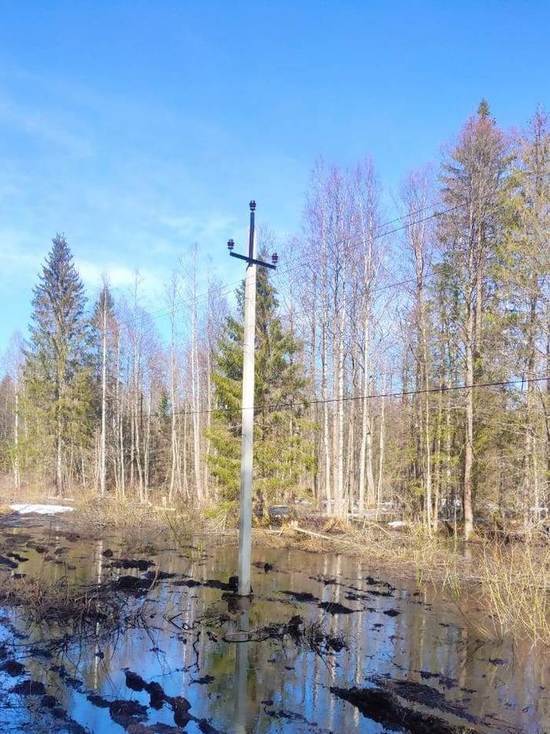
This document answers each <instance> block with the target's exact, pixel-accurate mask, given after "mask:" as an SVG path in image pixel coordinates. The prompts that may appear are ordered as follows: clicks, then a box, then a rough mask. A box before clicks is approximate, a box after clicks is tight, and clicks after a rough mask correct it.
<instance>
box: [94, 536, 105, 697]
mask: <svg viewBox="0 0 550 734" xmlns="http://www.w3.org/2000/svg"><path fill="white" fill-rule="evenodd" d="M102 579H103V539H101V540H98V541H97V576H96V583H97V585H98V586H101V581H102ZM100 632H101V626H100V624H99V622H96V625H95V637H96V641H95V654H94V688H95V690H96V691H97V689H98V687H99V659H100V656H101V650H100V648H99V635H100Z"/></svg>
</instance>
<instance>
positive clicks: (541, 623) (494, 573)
mask: <svg viewBox="0 0 550 734" xmlns="http://www.w3.org/2000/svg"><path fill="white" fill-rule="evenodd" d="M476 565H477V567H478V573H479V591H478V593H477V601H478V602H479V603H480V605H481V606H482V608H483V609H485V610H486V611H487V623H486V626H485V627H486V628H485V629H484V630H483V631H484V633H485V634H486V635H487V636H490V637H497V638H503V637H506V636H508V635H512V636H514V637H519V638H522V639H527V640H530V641H531V642H532V643H534V644H537V643H542V644H543V645H548V646H550V548H548V547H546V548H540V547H539V548H537V547H535V548H532V547H531V546H529V545H512V546H503V545H500V544H497V545H495V544H492V545H488V544H487V545H485V546H484V547H483V550H482V553H481V554H480V558H479V562H478V564H476Z"/></svg>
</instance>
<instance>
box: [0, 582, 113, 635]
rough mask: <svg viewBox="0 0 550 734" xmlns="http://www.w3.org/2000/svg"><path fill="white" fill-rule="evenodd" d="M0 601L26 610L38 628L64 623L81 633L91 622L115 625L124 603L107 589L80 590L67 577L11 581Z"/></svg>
mask: <svg viewBox="0 0 550 734" xmlns="http://www.w3.org/2000/svg"><path fill="white" fill-rule="evenodd" d="M0 599H1V600H2V602H3V603H5V604H6V605H10V606H23V607H24V609H25V615H26V616H27V618H28V619H29V621H31V622H33V623H35V624H44V623H45V624H52V623H63V624H71V625H73V626H74V627H75V628H79V629H81V628H82V627H84V626H85V624H86V623H89V622H94V623H95V622H98V621H101V622H111V623H113V622H116V621H118V619H119V616H120V611H121V608H122V605H123V600H122V599H121V598H117V597H116V595H114V594H113V593H112V592H110V590H108V589H107V588H106V587H101V586H89V587H85V588H79V587H77V586H75V585H74V584H72V583H70V582H68V580H67V578H66V577H63V578H61V579H59V580H57V581H54V582H52V581H51V580H49V579H43V578H40V577H38V578H33V577H30V576H25V577H22V578H16V577H13V576H12V577H10V578H8V579H6V580H5V581H4V583H3V585H2V588H1V590H0Z"/></svg>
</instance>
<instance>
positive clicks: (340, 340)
mask: <svg viewBox="0 0 550 734" xmlns="http://www.w3.org/2000/svg"><path fill="white" fill-rule="evenodd" d="M519 124H521V125H522V127H521V129H518V130H513V131H508V130H503V129H501V128H500V127H499V125H498V122H497V121H496V120H495V119H494V118H493V116H492V114H491V110H490V108H489V105H488V104H487V102H486V101H484V100H483V101H482V102H481V103H480V105H479V108H478V109H477V111H476V112H475V113H474V114H473V115H472V116H471V117H470V118H469V119H468V120H466V121H465V122H464V124H463V126H462V128H461V129H460V130H458V131H457V134H456V137H455V139H454V140H453V141H450V142H447V143H446V144H445V145H444V147H443V149H442V153H441V157H440V160H438V161H436V162H434V163H432V164H429V165H426V166H424V167H422V168H419V169H418V170H415V171H412V172H410V173H409V174H407V175H405V177H404V179H403V181H402V185H401V187H400V192H399V196H398V197H396V198H395V200H394V202H393V209H391V211H392V212H393V214H394V215H395V213H396V212H397V216H388V210H390V207H389V206H388V193H387V191H386V190H385V188H384V185H383V182H382V181H380V179H379V176H378V174H377V169H376V162H375V161H373V160H372V159H371V158H370V157H369V156H368V141H365V150H366V154H365V157H364V158H362V159H361V160H359V161H357V162H356V163H355V164H353V165H349V166H338V165H333V164H329V163H327V162H325V161H323V160H322V159H319V160H317V161H316V162H315V164H314V166H313V169H312V173H311V177H310V183H309V188H308V191H307V193H306V196H305V200H304V202H303V203H302V204H301V207H302V211H303V214H302V225H301V228H300V230H299V231H298V232H297V233H295V234H294V235H293V236H292V237H289V238H287V239H285V240H284V241H283V240H281V239H277V237H276V236H274V235H273V234H272V233H271V232H270V230H269V228H268V226H267V225H268V223H263V225H264V226H263V227H262V229H261V231H260V234H259V237H258V250H259V252H260V253H264V254H266V255H271V252H272V251H274V250H275V249H277V250H278V252H279V258H280V260H279V267H278V269H277V271H275V272H259V273H258V292H257V326H256V411H255V468H254V472H255V476H254V491H255V509H256V513H257V515H258V516H261V515H266V513H268V511H269V507H270V506H272V505H275V504H289V505H292V504H302V505H304V506H307V507H311V508H313V509H316V510H320V511H322V512H323V513H324V514H326V515H332V516H335V517H339V518H347V517H350V516H351V517H359V518H360V517H363V516H374V517H376V518H378V517H388V518H391V519H394V518H396V517H398V518H403V519H405V520H407V521H414V522H420V523H422V524H423V525H424V526H425V528H426V529H427V530H428V531H429V532H435V531H437V530H438V528H439V527H440V525H441V523H442V522H445V523H447V524H449V523H451V524H454V526H455V528H456V525H457V523H458V526H459V528H460V532H461V533H463V536H464V537H465V538H466V539H468V538H470V537H471V536H472V534H473V533H474V531H475V527H476V524H477V523H487V522H490V523H495V524H497V525H498V526H501V527H504V526H506V525H507V524H508V523H513V524H515V525H516V526H517V527H520V528H522V529H523V530H525V531H529V530H531V529H533V528H536V527H539V526H540V525H541V524H543V523H544V522H547V518H548V506H549V503H550V488H549V481H550V384H549V379H548V378H549V377H550V330H549V326H550V322H549V319H550V311H549V307H548V306H549V304H548V295H549V291H548V286H549V280H548V275H549V272H550V248H549V247H548V233H549V223H550V207H549V203H550V178H549V174H550V134H549V130H548V120H547V116H546V114H545V112H544V111H543V110H542V109H538V110H536V111H535V112H534V114H533V117H532V119H531V120H529V121H519ZM298 206H300V204H298ZM259 213H260V214H261V202H259ZM59 231H60V232H62V231H63V222H59ZM52 234H53V233H52ZM230 234H231V233H228V235H230ZM77 245H78V243H77V242H72V241H71V238H70V236H67V237H65V235H63V234H57V235H55V237H54V238H53V240H52V243H51V246H50V248H49V251H47V247H48V245H47V243H44V254H45V259H44V265H43V268H42V270H41V272H39V273H37V279H36V286H35V288H34V292H33V298H32V310H31V320H30V324H29V325H28V329H27V325H25V324H21V330H20V333H17V334H14V335H13V337H12V339H11V342H10V345H9V348H8V349H7V351H6V354H5V356H4V360H3V364H2V369H3V374H2V378H1V382H0V470H1V472H2V482H3V485H4V487H5V488H8V487H9V488H10V491H11V492H12V495H15V496H17V495H21V496H24V495H25V493H26V492H28V491H31V490H33V489H36V488H38V489H40V490H42V491H43V492H44V494H50V495H51V494H55V495H58V496H70V497H73V498H78V497H79V496H83V495H85V494H97V495H98V496H99V497H103V496H113V497H117V498H126V499H130V498H135V501H136V502H139V503H148V502H151V503H156V504H160V503H161V502H164V503H166V504H167V505H169V506H174V505H176V506H177V505H185V506H189V507H195V508H197V509H198V510H199V511H203V512H224V513H227V514H228V515H231V514H232V513H235V506H236V502H237V499H238V488H239V459H240V401H241V376H242V361H243V360H242V338H243V323H242V322H243V313H242V311H243V287H242V284H239V283H230V284H227V283H220V282H216V281H211V282H209V283H208V286H207V287H206V288H204V287H203V286H199V284H200V283H201V284H202V283H204V282H205V280H204V274H202V273H201V272H199V268H198V265H197V263H198V261H199V258H198V253H199V251H200V242H199V243H198V244H197V245H193V244H192V243H189V247H188V253H187V254H188V256H187V257H186V262H187V263H190V265H189V264H188V265H186V266H185V267H180V266H177V264H176V263H175V264H174V272H173V275H172V277H171V278H170V280H169V282H167V283H166V285H165V300H164V303H159V308H158V310H156V311H154V310H151V309H147V308H145V307H144V305H143V303H144V299H143V297H142V296H143V294H142V290H141V284H140V276H139V274H136V278H135V286H134V288H133V289H132V292H129V293H127V294H124V295H117V296H115V295H114V292H113V289H112V288H111V287H110V284H109V278H108V274H106V276H105V278H104V283H103V286H102V288H101V289H100V291H99V293H92V292H86V290H85V287H84V285H83V282H82V279H81V277H80V276H79V273H78V270H77V267H76V265H75V262H74V260H73V255H72V252H71V246H73V247H77ZM223 247H224V243H223V242H220V254H223V255H225V253H222V252H221V251H222V249H223ZM46 252H47V254H46ZM12 490H13V491H12Z"/></svg>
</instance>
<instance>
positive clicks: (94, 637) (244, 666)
mask: <svg viewBox="0 0 550 734" xmlns="http://www.w3.org/2000/svg"><path fill="white" fill-rule="evenodd" d="M36 536H37V537H34V535H33V537H31V539H30V545H24V543H25V542H26V541H24V542H22V544H21V545H22V546H24V548H25V552H24V555H25V556H27V557H28V559H29V560H28V561H27V562H25V572H26V573H28V574H31V575H41V576H43V577H46V578H48V579H50V580H51V581H54V580H55V579H58V578H61V577H62V576H63V575H68V576H69V577H70V578H71V579H72V582H73V583H75V584H84V583H89V582H95V583H98V584H99V583H102V582H103V583H105V582H107V581H116V579H117V578H120V577H121V576H125V575H130V576H135V577H141V578H144V572H141V571H140V570H139V569H119V568H113V560H117V559H120V558H126V559H144V558H145V559H147V558H152V560H154V561H155V563H156V565H155V567H153V568H154V571H156V570H159V571H162V572H163V573H164V574H168V577H167V578H162V579H161V580H160V581H159V582H158V583H157V585H156V586H154V588H152V589H151V591H150V592H149V593H148V594H147V595H136V596H132V595H129V596H128V598H127V604H126V608H125V614H126V615H127V616H128V618H130V617H131V613H134V612H135V611H136V609H139V610H140V613H141V617H142V619H143V620H144V624H143V625H141V626H137V627H135V626H130V627H129V628H128V627H126V626H124V625H123V629H119V630H118V631H114V632H112V633H111V634H107V631H108V630H107V629H106V628H105V625H103V624H102V623H101V622H100V621H97V623H96V624H95V625H94V628H93V632H92V633H91V634H89V635H86V636H85V637H83V638H82V639H81V640H79V641H78V643H76V642H72V643H67V644H64V645H62V646H61V647H60V648H59V649H56V650H54V651H53V655H52V657H51V658H47V657H43V656H41V655H40V654H33V655H32V656H29V654H28V651H29V647H31V646H34V648H35V650H37V651H38V652H40V651H42V652H47V651H48V648H49V644H50V642H51V640H52V637H54V636H58V637H62V634H63V630H55V629H54V630H52V629H51V628H46V627H44V626H41V625H31V626H29V625H28V624H27V623H26V621H25V619H24V612H23V616H17V617H14V616H12V619H13V620H14V623H15V624H16V627H17V628H18V629H19V630H20V631H21V632H23V633H25V634H29V635H30V638H29V639H25V640H21V641H20V644H19V646H18V647H17V649H16V652H17V655H18V656H20V658H21V659H22V660H24V662H25V666H26V668H27V671H28V674H29V675H30V676H31V677H32V678H34V679H35V680H41V681H43V682H44V684H45V685H46V687H47V688H48V692H51V693H52V695H55V696H56V697H57V699H58V700H59V703H60V704H61V706H62V707H63V709H64V710H65V711H66V712H67V715H68V716H70V718H71V719H73V720H74V721H75V722H78V723H79V724H81V725H82V726H83V727H85V728H86V729H87V730H89V731H92V732H111V731H112V732H117V731H123V727H121V725H120V724H119V723H116V722H115V721H114V720H113V716H112V712H111V710H110V708H109V704H112V702H114V701H118V700H122V701H128V700H131V701H135V702H136V703H138V704H141V705H142V706H145V707H147V708H146V715H145V721H146V723H147V725H151V724H153V723H163V724H165V725H170V726H174V723H175V713H174V705H173V704H169V703H168V701H169V700H172V701H173V699H176V698H177V697H183V699H185V701H187V702H188V704H189V706H190V708H189V715H190V716H191V717H192V719H190V720H189V722H188V723H187V726H186V728H185V731H187V732H196V731H199V729H198V726H199V723H198V722H201V721H202V722H207V724H208V726H211V727H213V729H212V731H213V730H217V731H219V732H227V733H228V732H235V734H244V733H245V732H255V733H257V734H272V733H274V732H281V731H292V732H295V731H301V732H328V731H332V732H349V733H350V734H354V733H359V732H361V733H363V732H382V731H384V729H383V727H382V726H381V725H380V724H377V723H375V722H373V721H371V720H370V719H367V718H366V717H364V716H363V715H362V714H361V713H360V712H359V710H358V709H357V708H355V707H354V706H352V705H351V704H349V703H347V702H346V701H343V700H341V699H339V698H337V697H336V696H334V695H332V694H331V692H330V686H331V685H337V686H352V685H356V686H363V685H365V681H366V679H367V678H371V677H372V676H390V677H391V678H392V679H401V680H403V679H407V680H413V681H418V682H420V683H423V684H425V685H429V686H432V687H434V688H436V689H437V690H438V691H441V692H442V693H443V694H444V695H445V699H446V700H447V701H449V702H452V703H456V704H461V705H465V706H466V707H467V710H468V711H469V712H470V713H471V714H472V715H474V716H476V717H480V718H483V719H484V721H485V726H484V727H481V730H485V731H507V730H509V729H507V727H515V730H516V731H525V732H532V733H533V734H535V733H538V732H543V731H544V730H545V729H547V728H548V720H549V718H548V717H549V714H550V705H549V700H548V696H547V693H546V688H545V686H546V684H547V676H548V670H547V664H546V659H545V657H544V655H543V654H541V653H538V652H536V651H530V652H529V651H528V652H527V653H525V652H523V651H522V650H521V649H519V648H516V649H514V648H513V646H512V644H511V642H510V641H505V642H503V643H500V644H495V643H493V644H488V643H485V644H483V643H481V642H480V641H479V640H478V639H476V638H474V637H473V636H472V635H471V633H470V632H469V631H468V628H467V626H466V625H465V624H464V618H463V617H462V615H461V613H460V612H459V611H457V609H456V608H454V607H453V606H452V605H451V604H448V603H444V602H443V601H441V600H440V599H439V598H438V595H437V594H436V593H435V592H433V593H432V592H428V591H427V590H424V591H422V592H419V591H418V590H417V589H416V588H415V587H414V586H412V585H408V584H404V583H402V582H401V583H398V582H397V581H395V580H394V579H391V578H389V579H388V578H384V579H372V578H371V579H368V577H369V573H372V569H369V568H368V567H367V565H366V564H365V563H362V562H360V561H357V560H354V559H347V558H344V557H341V556H337V555H330V554H326V555H324V556H318V555H314V554H305V553H300V552H292V551H287V550H273V549H261V548H257V549H255V557H256V559H257V560H258V561H260V562H261V563H260V564H259V567H258V568H255V569H254V574H253V587H254V591H255V596H254V599H253V601H252V603H251V604H250V605H249V606H248V605H244V606H243V604H242V603H241V604H240V605H239V604H236V603H235V600H234V598H232V595H231V593H227V591H225V590H224V588H217V587H216V584H215V583H214V584H212V583H211V582H212V581H214V582H219V581H223V582H227V579H228V578H229V576H230V575H231V573H232V570H233V569H234V568H235V562H236V549H235V547H234V546H233V545H231V544H229V543H226V542H223V541H219V542H217V543H215V542H214V541H213V540H212V539H211V538H203V539H200V538H194V539H190V540H189V543H188V545H189V546H190V547H187V548H181V549H180V548H177V547H175V546H174V543H173V541H171V540H169V539H168V540H166V542H157V546H158V547H157V549H156V550H155V551H154V552H153V553H152V552H151V549H144V548H139V547H138V548H127V547H125V545H124V544H123V543H122V542H121V541H119V540H118V539H117V538H106V539H103V540H98V541H95V542H92V541H90V542H83V541H68V540H67V539H66V538H64V537H62V536H59V535H57V536H56V535H55V534H53V535H51V536H49V537H48V536H46V537H44V536H43V535H42V534H41V533H39V532H38V531H37V532H36ZM33 543H34V545H35V546H41V545H44V546H46V545H47V548H48V550H47V552H42V553H39V552H37V550H36V549H35V548H33V547H32V545H33ZM59 548H65V549H66V550H63V551H62V552H58V553H56V552H55V551H56V550H58V549H59ZM108 551H112V556H111V555H110V554H109V553H108ZM48 558H49V559H51V560H47V559H48ZM264 562H269V564H270V565H271V566H273V569H272V570H269V572H265V570H264V566H263V564H264ZM170 574H174V575H173V576H171V575H170ZM380 581H382V582H383V583H379V582H380ZM387 582H389V584H390V585H388V583H387ZM394 587H395V588H394ZM285 591H286V592H292V593H293V594H294V596H292V594H284V593H282V592H285ZM300 595H302V596H301V597H300ZM300 598H301V599H304V600H303V601H300V600H299V599H300ZM324 603H329V604H331V605H335V604H339V605H341V607H340V609H344V610H346V612H348V611H349V613H345V612H342V611H341V612H340V613H338V614H331V613H330V612H327V611H326V610H325V609H323V608H322V607H320V606H319V605H320V604H324ZM332 608H335V607H332ZM329 609H330V607H329ZM295 615H300V616H301V617H302V618H303V620H304V624H305V625H311V624H312V623H316V624H318V625H320V626H321V627H322V629H323V631H324V632H325V633H329V634H330V635H332V636H334V637H336V636H338V635H342V636H343V639H344V640H345V641H346V644H347V649H343V650H341V651H339V652H337V651H331V652H330V653H328V654H323V655H319V654H318V653H316V652H315V651H314V650H312V649H310V648H308V647H307V645H301V644H296V643H295V642H294V641H293V640H292V639H291V638H290V637H289V636H288V635H287V636H286V637H285V638H284V639H277V638H275V637H272V638H269V637H267V638H266V637H265V634H264V633H261V632H262V630H264V631H265V628H266V626H269V625H277V624H282V623H288V621H289V619H290V618H291V617H293V616H295ZM239 632H240V633H242V635H241V636H239V635H238V634H236V633H239ZM10 634H11V633H10V631H9V629H8V628H6V629H5V630H4V636H5V637H6V638H9V637H10ZM243 638H244V640H245V641H243ZM127 671H133V672H135V673H137V674H139V676H141V677H142V678H143V680H144V681H145V682H146V683H147V684H150V683H152V682H156V683H157V684H159V686H161V688H162V691H163V694H164V696H165V699H163V700H162V701H161V704H160V707H158V708H157V707H155V706H153V705H152V699H151V697H150V694H149V693H148V692H147V691H146V690H134V689H131V688H129V687H128V685H127V677H126V673H127ZM12 684H13V681H12V680H9V679H8V678H7V677H6V676H4V677H3V678H2V679H0V687H3V688H4V690H7V689H8V687H9V686H11V685H12ZM14 705H15V703H14ZM41 716H43V714H42V713H41V712H40V711H39V710H38V709H37V706H36V704H35V702H32V701H29V700H26V701H17V708H12V709H11V710H10V711H7V710H6V709H4V710H3V711H2V712H1V713H0V722H1V723H4V724H5V725H6V726H8V729H7V730H9V731H19V730H20V731H23V730H25V727H26V730H27V731H28V730H29V728H30V730H31V731H35V730H36V731H39V729H34V728H32V727H34V726H38V723H37V722H38V721H40V717H41ZM180 720H181V718H180ZM134 723H135V722H134ZM201 725H202V726H203V730H206V731H207V730H208V729H206V724H201ZM18 727H19V729H18ZM58 730H59V731H61V730H62V729H61V728H60V729H58ZM180 730H181V729H180ZM49 731H56V728H55V725H50V726H49Z"/></svg>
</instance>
